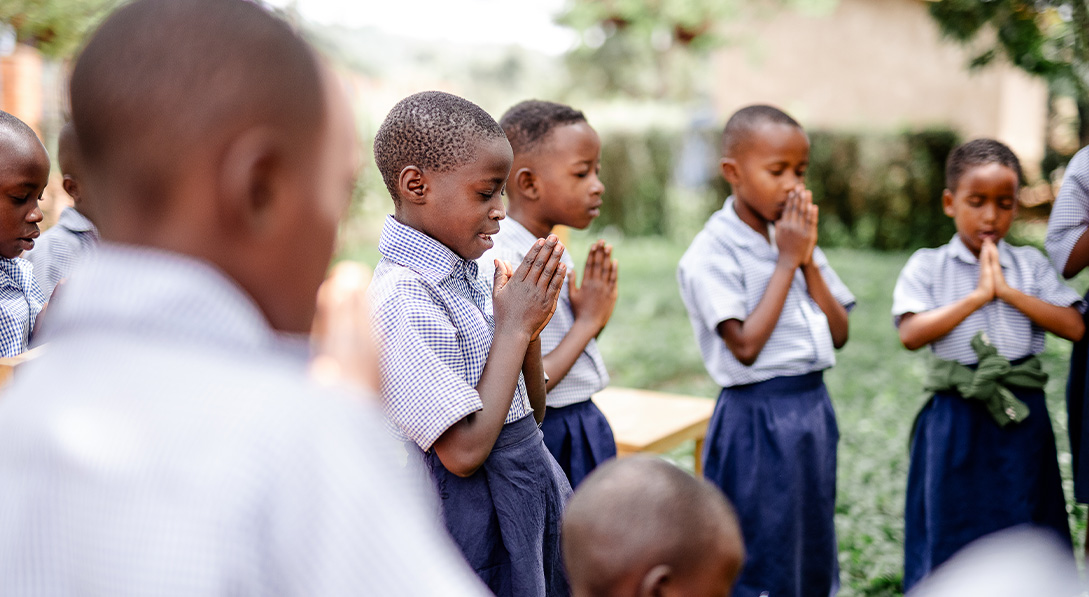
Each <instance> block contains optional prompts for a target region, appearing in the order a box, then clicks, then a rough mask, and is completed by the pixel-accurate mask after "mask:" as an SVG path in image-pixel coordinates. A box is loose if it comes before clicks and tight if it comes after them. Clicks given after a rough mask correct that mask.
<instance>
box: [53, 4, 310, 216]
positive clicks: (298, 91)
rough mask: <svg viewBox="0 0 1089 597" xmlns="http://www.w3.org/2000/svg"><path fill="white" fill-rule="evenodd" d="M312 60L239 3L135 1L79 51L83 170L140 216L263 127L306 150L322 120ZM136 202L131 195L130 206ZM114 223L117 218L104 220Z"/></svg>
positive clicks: (76, 76) (107, 198)
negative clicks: (195, 163) (214, 152)
mask: <svg viewBox="0 0 1089 597" xmlns="http://www.w3.org/2000/svg"><path fill="white" fill-rule="evenodd" d="M322 89H323V82H322V75H321V72H320V69H319V64H318V61H317V58H316V57H315V55H314V54H313V52H312V51H311V49H310V48H309V46H308V45H307V44H306V42H304V41H303V40H302V38H301V37H299V36H298V35H297V34H296V33H295V32H294V31H293V30H292V29H291V27H290V26H289V25H288V24H287V23H286V22H284V21H283V20H282V19H279V18H277V17H275V16H273V15H271V14H269V13H268V11H266V10H265V9H263V8H261V7H260V6H259V5H258V4H256V3H254V2H247V1H243V0H138V1H137V2H133V3H131V4H128V5H126V6H123V7H122V8H120V9H118V10H117V11H115V12H114V13H113V14H112V15H110V17H109V18H107V19H106V21H105V22H103V23H102V25H101V26H100V27H99V29H98V30H97V31H96V32H95V34H94V35H93V36H92V38H91V39H90V41H89V42H88V43H87V46H86V47H85V48H84V50H83V52H82V53H81V54H80V56H79V59H78V61H77V62H76V65H75V68H74V69H73V72H72V79H71V85H70V91H71V100H72V121H73V123H74V124H75V128H76V131H77V132H78V135H77V136H78V137H79V146H80V149H81V154H82V158H83V160H84V161H85V163H86V164H87V166H88V167H89V168H88V172H89V173H93V174H94V175H95V177H96V178H101V179H104V181H105V182H104V184H106V185H107V186H108V188H109V189H110V192H106V193H101V194H100V195H99V196H100V199H101V200H102V201H103V202H104V203H110V204H111V205H109V206H108V211H110V212H113V211H114V209H115V207H116V206H114V205H112V203H114V202H116V201H126V202H127V204H126V205H125V206H124V209H125V210H127V211H129V212H130V213H131V212H135V213H134V214H133V215H138V216H142V217H146V218H154V217H155V216H156V215H157V214H158V213H159V211H160V210H161V207H162V206H161V205H159V203H160V202H161V201H162V200H163V195H164V192H165V189H168V188H169V187H170V185H171V184H172V183H174V182H175V181H176V180H177V178H178V176H179V174H180V173H181V172H184V171H185V169H186V168H187V167H188V165H189V164H190V163H191V161H192V160H194V159H196V156H195V154H196V153H197V152H200V151H205V150H207V148H209V147H214V146H215V145H216V143H217V141H218V140H225V139H228V138H230V137H231V135H234V134H237V133H238V132H239V131H242V130H245V129H247V128H251V127H254V126H261V125H267V126H268V127H270V128H276V129H279V130H282V131H283V133H284V134H288V135H295V136H296V144H297V145H299V150H300V151H306V150H307V149H308V148H309V145H310V144H311V143H313V142H314V138H315V137H316V136H317V135H316V134H315V133H314V131H316V130H318V129H319V128H320V126H321V124H322V122H323V106H324V103H323V94H322ZM131 199H136V204H135V205H132V204H128V203H132V201H131ZM111 219H112V218H111Z"/></svg>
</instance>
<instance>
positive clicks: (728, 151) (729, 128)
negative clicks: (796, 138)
mask: <svg viewBox="0 0 1089 597" xmlns="http://www.w3.org/2000/svg"><path fill="white" fill-rule="evenodd" d="M769 123H770V124H782V125H786V126H792V127H795V128H797V129H799V130H802V125H800V124H798V121H797V120H794V119H793V118H791V117H790V115H789V114H787V113H786V112H783V111H782V110H780V109H779V108H776V107H775V106H767V105H763V104H757V105H755V106H747V107H744V108H741V109H740V110H738V111H737V112H734V115H733V116H731V117H730V120H728V121H726V126H725V127H724V128H723V129H722V155H725V156H733V155H735V154H736V153H737V152H738V151H740V149H741V147H742V146H743V145H744V144H745V142H746V141H748V140H749V137H750V135H751V134H752V132H753V131H755V130H756V129H757V128H759V127H760V126H762V125H764V124H769Z"/></svg>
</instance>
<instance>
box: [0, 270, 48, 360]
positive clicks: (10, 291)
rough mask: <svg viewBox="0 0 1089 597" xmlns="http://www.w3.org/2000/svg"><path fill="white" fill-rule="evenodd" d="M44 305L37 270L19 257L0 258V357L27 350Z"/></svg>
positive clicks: (11, 355)
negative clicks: (36, 320)
mask: <svg viewBox="0 0 1089 597" xmlns="http://www.w3.org/2000/svg"><path fill="white" fill-rule="evenodd" d="M44 304H45V295H44V294H42V289H41V288H40V287H39V286H38V282H37V281H36V280H35V279H34V266H32V265H31V264H30V262H29V261H27V260H26V259H22V258H20V257H16V258H15V259H4V258H3V257H0V357H13V356H15V355H17V354H19V353H21V352H24V351H25V350H26V349H27V347H28V346H29V345H30V340H31V336H32V335H33V333H34V321H35V319H37V318H38V314H39V313H41V312H42V305H44Z"/></svg>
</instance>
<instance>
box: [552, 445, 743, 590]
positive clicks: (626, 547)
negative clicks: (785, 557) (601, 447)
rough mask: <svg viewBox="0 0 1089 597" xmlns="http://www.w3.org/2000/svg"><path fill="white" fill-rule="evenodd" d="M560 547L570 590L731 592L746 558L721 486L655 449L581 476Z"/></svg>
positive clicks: (604, 465)
mask: <svg viewBox="0 0 1089 597" xmlns="http://www.w3.org/2000/svg"><path fill="white" fill-rule="evenodd" d="M563 554H564V562H565V563H566V565H567V571H568V574H569V575H570V577H571V592H572V595H574V597H656V596H667V595H677V596H681V595H684V596H688V597H729V595H730V592H731V590H732V589H733V586H734V582H735V581H736V580H737V576H738V573H740V572H741V566H742V564H743V563H744V562H745V547H744V545H743V543H742V540H741V529H740V527H739V526H738V523H737V516H736V515H735V514H734V510H733V508H732V507H731V506H730V503H729V502H728V501H727V500H726V499H725V498H724V497H723V496H722V492H720V491H719V490H718V488H717V487H715V486H714V485H712V484H711V483H709V482H708V481H705V480H703V479H697V478H695V477H693V476H692V475H689V474H688V473H686V472H684V471H682V470H681V469H679V468H677V467H675V466H673V465H672V464H669V463H668V462H666V461H664V460H662V459H660V458H655V457H652V456H633V457H630V458H625V459H622V460H613V461H610V462H607V463H605V464H603V465H602V466H601V467H599V468H598V469H597V470H595V471H594V472H593V473H592V474H591V475H590V476H589V477H587V478H586V481H585V482H584V483H583V484H582V485H580V486H579V488H578V490H577V491H576V492H575V494H574V496H572V497H571V501H570V503H569V504H568V506H567V511H566V512H565V513H564V519H563Z"/></svg>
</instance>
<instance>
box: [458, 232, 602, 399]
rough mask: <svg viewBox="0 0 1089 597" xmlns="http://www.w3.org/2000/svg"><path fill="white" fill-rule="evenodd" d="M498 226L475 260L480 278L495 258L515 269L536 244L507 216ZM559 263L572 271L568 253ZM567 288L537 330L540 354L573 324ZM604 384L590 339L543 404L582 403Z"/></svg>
mask: <svg viewBox="0 0 1089 597" xmlns="http://www.w3.org/2000/svg"><path fill="white" fill-rule="evenodd" d="M499 226H500V228H499V234H496V235H495V236H493V237H492V239H493V240H494V241H495V246H494V247H492V248H491V250H489V251H488V252H486V253H484V255H483V256H482V257H481V258H480V260H479V263H480V271H481V276H483V277H488V276H491V275H493V274H494V272H495V262H494V260H495V259H501V260H504V261H509V262H510V264H511V266H512V267H518V265H519V264H520V263H521V262H522V260H523V259H525V257H526V253H527V252H529V249H530V247H532V246H533V243H535V242H536V241H537V237H536V236H534V235H533V233H532V232H530V231H529V230H526V229H525V227H524V226H522V225H521V224H519V223H518V222H516V221H514V220H513V219H511V218H509V217H508V218H507V219H505V220H503V221H502V222H500V223H499ZM560 261H562V262H563V263H564V264H565V265H567V269H568V271H573V269H574V267H575V262H574V260H573V259H571V254H570V253H569V252H568V251H564V252H563V255H562V256H561V257H560ZM584 273H585V272H584ZM568 286H569V284H568V281H567V280H566V279H565V280H564V281H563V288H562V289H560V299H559V302H558V303H557V304H556V312H555V313H554V314H553V315H552V319H551V320H550V321H549V322H548V325H547V326H545V329H544V330H542V331H541V351H542V352H543V353H544V354H546V355H547V354H548V353H550V352H552V351H553V350H556V347H557V346H559V345H560V342H561V341H562V340H563V338H564V336H566V335H567V332H569V331H571V326H572V325H574V323H575V312H574V311H573V310H572V309H571V295H570V291H569V289H568ZM607 385H609V372H608V371H606V369H605V360H604V359H602V358H601V351H599V350H598V349H597V341H596V340H590V343H589V344H587V345H586V349H585V350H583V351H582V354H580V355H579V357H578V359H576V360H575V364H573V365H571V370H570V371H568V372H567V375H565V376H563V379H561V380H560V381H559V383H557V384H556V385H555V387H553V388H552V390H551V391H550V392H549V393H548V399H547V404H548V406H551V407H553V408H559V407H562V406H570V405H572V404H576V403H578V402H583V401H585V400H587V399H589V398H590V396H592V395H594V394H596V393H597V392H600V391H601V390H603V389H605V386H607Z"/></svg>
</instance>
